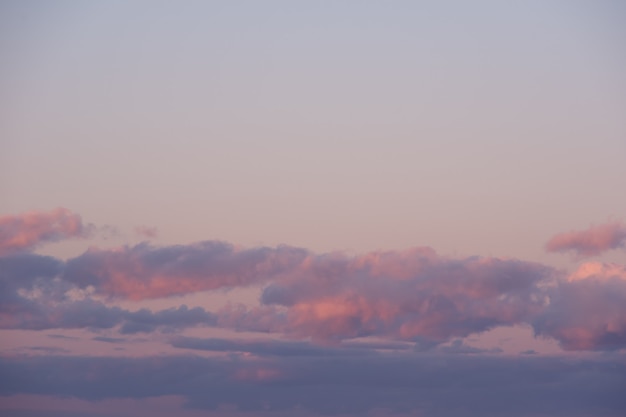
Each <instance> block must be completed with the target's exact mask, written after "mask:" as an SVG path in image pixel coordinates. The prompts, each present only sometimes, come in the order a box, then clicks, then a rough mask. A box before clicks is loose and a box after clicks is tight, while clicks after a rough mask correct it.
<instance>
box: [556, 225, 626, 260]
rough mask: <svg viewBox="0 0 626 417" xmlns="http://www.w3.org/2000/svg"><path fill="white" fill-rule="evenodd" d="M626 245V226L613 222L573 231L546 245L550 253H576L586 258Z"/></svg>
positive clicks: (559, 235) (557, 237) (557, 236)
mask: <svg viewBox="0 0 626 417" xmlns="http://www.w3.org/2000/svg"><path fill="white" fill-rule="evenodd" d="M624 245H626V226H625V225H624V224H622V223H621V222H611V223H606V224H601V225H599V226H591V227H589V228H588V229H586V230H573V231H571V232H566V233H560V234H558V235H555V236H553V237H552V238H551V239H550V240H549V241H548V243H546V250H547V251H548V252H568V251H572V252H574V253H575V254H576V255H577V256H578V257H581V258H586V257H590V256H596V255H600V254H602V252H606V251H608V250H611V249H618V248H623V247H624Z"/></svg>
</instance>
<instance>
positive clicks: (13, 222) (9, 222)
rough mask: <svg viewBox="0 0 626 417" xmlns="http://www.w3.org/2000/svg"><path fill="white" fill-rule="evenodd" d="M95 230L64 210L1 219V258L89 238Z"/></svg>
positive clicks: (33, 212)
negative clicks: (47, 244)
mask: <svg viewBox="0 0 626 417" xmlns="http://www.w3.org/2000/svg"><path fill="white" fill-rule="evenodd" d="M92 232H93V226H91V225H85V224H83V222H82V220H81V217H80V216H79V215H78V214H75V213H72V212H71V211H70V210H68V209H65V208H57V209H55V210H52V211H49V212H38V211H32V212H28V213H23V214H19V215H14V216H2V217H0V256H4V255H7V254H12V253H16V252H24V251H30V250H33V249H35V248H36V247H37V246H39V245H41V244H43V243H48V242H57V241H60V240H63V239H69V238H76V237H82V238H84V237H89V236H90V235H91V233H92Z"/></svg>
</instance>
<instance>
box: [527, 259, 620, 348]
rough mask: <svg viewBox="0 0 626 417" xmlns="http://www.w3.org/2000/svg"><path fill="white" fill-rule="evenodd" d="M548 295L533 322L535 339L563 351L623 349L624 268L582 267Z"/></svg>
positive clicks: (608, 266) (588, 264)
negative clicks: (554, 344) (546, 339)
mask: <svg viewBox="0 0 626 417" xmlns="http://www.w3.org/2000/svg"><path fill="white" fill-rule="evenodd" d="M549 292H550V304H549V305H548V306H546V308H545V309H544V310H543V312H542V313H541V314H540V315H539V316H538V317H537V318H536V320H535V321H534V322H533V327H534V329H535V332H536V333H537V334H538V335H542V336H548V337H552V338H554V339H556V340H557V341H559V343H560V345H561V346H562V347H563V348H564V349H567V350H615V349H623V348H626V267H624V266H620V265H616V264H601V263H597V262H592V263H587V264H583V265H581V266H580V267H579V268H578V270H577V271H575V272H574V273H572V274H571V275H570V276H569V277H568V279H567V280H563V281H560V282H559V283H558V285H557V286H556V287H554V288H551V289H549Z"/></svg>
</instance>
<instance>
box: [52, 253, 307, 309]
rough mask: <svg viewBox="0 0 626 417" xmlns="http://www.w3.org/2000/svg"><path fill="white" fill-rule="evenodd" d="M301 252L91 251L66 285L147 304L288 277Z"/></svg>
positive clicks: (73, 264) (74, 265)
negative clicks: (288, 272) (166, 298)
mask: <svg viewBox="0 0 626 417" xmlns="http://www.w3.org/2000/svg"><path fill="white" fill-rule="evenodd" d="M305 256H306V252H305V251H304V250H302V249H297V248H292V247H288V246H279V247H277V248H254V249H237V248H235V247H234V246H232V245H230V244H227V243H224V242H216V241H207V242H199V243H196V244H191V245H176V246H166V247H160V248H157V247H153V246H150V245H148V244H146V243H142V244H139V245H136V246H132V247H123V248H120V249H116V250H98V249H90V250H89V251H87V252H85V253H84V254H83V255H81V256H78V257H76V258H73V259H71V260H70V261H68V262H67V265H66V268H65V272H64V279H65V280H67V281H68V282H71V283H73V284H75V285H77V286H79V287H81V288H85V287H87V286H92V287H93V288H94V289H95V291H96V293H97V294H101V295H104V296H107V297H111V298H122V299H131V300H136V301H139V300H144V299H151V298H163V297H169V296H173V295H182V294H189V293H193V292H198V291H206V290H213V289H217V288H225V287H226V288H228V287H238V286H245V285H252V284H257V283H262V282H264V281H267V280H269V279H271V278H275V277H276V276H278V275H280V274H281V273H284V272H286V271H289V270H291V269H293V268H294V266H295V265H297V264H299V263H300V262H301V260H302V259H303V258H304V257H305Z"/></svg>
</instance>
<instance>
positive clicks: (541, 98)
mask: <svg viewBox="0 0 626 417" xmlns="http://www.w3.org/2000/svg"><path fill="white" fill-rule="evenodd" d="M1 7H2V9H3V10H2V13H0V15H1V16H2V17H0V19H1V22H2V24H1V25H0V26H1V29H0V30H1V31H2V33H1V36H0V38H1V39H2V40H1V41H0V42H1V43H0V48H1V50H2V55H3V56H4V57H5V59H4V60H3V63H2V65H1V66H0V71H1V72H0V86H1V87H0V88H1V91H2V94H1V97H2V98H1V99H0V106H1V109H2V110H1V114H2V116H1V119H0V123H1V124H0V137H1V138H2V139H1V143H0V155H1V156H0V166H1V167H2V168H0V178H1V179H0V211H1V212H3V213H16V212H20V211H24V210H31V209H41V210H47V209H50V208H53V207H57V206H64V207H68V208H70V209H71V210H74V211H76V212H78V213H80V214H81V215H82V216H83V218H84V219H85V220H86V221H90V222H94V223H97V224H113V225H116V226H118V227H119V228H121V229H122V230H131V229H132V228H133V227H134V226H136V225H139V224H146V225H150V226H156V227H158V228H159V230H160V231H161V240H162V242H164V243H165V242H167V243H172V242H189V241H194V240H201V239H208V238H211V239H223V240H227V241H232V242H234V243H239V244H244V245H254V244H259V243H263V244H277V243H288V244H293V245H298V246H304V247H308V248H311V249H313V250H318V251H327V250H334V249H342V250H348V251H357V252H361V251H364V250H369V249H377V248H381V249H394V248H405V247H408V246H415V245H430V246H433V247H434V248H435V249H437V250H439V251H441V252H442V253H448V254H452V253H456V254H459V255H472V254H485V255H487V254H492V255H498V256H519V257H525V258H533V259H537V260H543V261H546V260H547V259H552V260H554V259H555V255H550V256H549V257H546V256H545V255H544V254H543V243H544V242H545V240H546V239H547V238H548V237H549V236H551V235H553V234H554V233H555V232H559V231H563V230H568V229H572V228H584V227H587V226H588V225H589V224H591V223H600V222H603V221H606V219H607V218H610V217H613V218H618V219H619V218H622V219H623V218H624V214H625V213H626V193H625V192H624V189H625V188H626V187H625V178H626V164H625V163H624V161H625V158H626V76H624V74H626V52H625V51H626V48H624V39H626V24H624V22H626V11H625V10H626V8H625V7H624V5H623V3H621V2H617V1H613V2H612V1H594V2H591V1H587V2H585V1H548V2H546V1H529V2H517V3H515V4H514V3H513V2H496V1H480V2H471V3H470V2H395V3H394V4H393V5H390V4H387V3H383V2H290V1H270V2H252V1H249V2H230V1H229V2H226V1H224V2H182V3H180V2H152V1H150V2H132V3H128V2H54V3H47V2H33V1H26V2H4V3H3V4H2V6H1ZM622 256H623V255H622ZM557 258H558V257H557Z"/></svg>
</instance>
